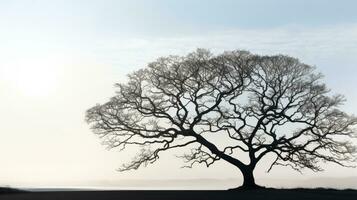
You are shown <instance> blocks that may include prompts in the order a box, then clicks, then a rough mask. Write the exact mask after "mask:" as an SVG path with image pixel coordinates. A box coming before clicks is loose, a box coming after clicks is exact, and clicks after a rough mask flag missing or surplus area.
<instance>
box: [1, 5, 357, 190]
mask: <svg viewBox="0 0 357 200" xmlns="http://www.w3.org/2000/svg"><path fill="white" fill-rule="evenodd" d="M356 7H357V2H356V1H353V0H350V1H348V0H344V1H343V0H336V1H332V0H331V1H323V0H296V1H294V0H291V1H286V0H261V1H258V0H253V1H252V0H249V1H248V0H246V1H239V0H236V1H233V0H205V1H203V0H201V1H198V0H196V1H191V0H171V1H169V0H167V1H164V0H156V1H155V0H146V1H145V0H142V1H138V0H137V1H133V0H131V1H129V0H128V1H114V0H113V1H109V0H97V1H85V0H83V1H80V0H77V1H73V0H67V1H60V0H58V1H46V0H42V1H41V0H27V1H25V0H23V1H16V0H8V1H6V0H0V97H1V103H0V122H1V124H0V138H1V139H0V158H1V167H0V185H15V186H71V185H81V184H85V185H90V184H91V183H93V185H98V183H100V184H102V186H106V181H114V182H115V181H120V180H127V179H145V180H151V179H196V178H223V179H225V178H238V179H239V178H240V173H239V172H238V169H235V168H234V167H233V166H230V165H229V164H226V163H224V162H221V163H218V164H217V165H215V166H212V168H209V169H207V168H205V167H204V166H197V167H196V168H195V169H192V170H190V169H181V168H180V167H181V166H182V162H181V160H177V159H176V158H175V156H174V155H176V154H179V153H178V152H167V153H166V154H164V155H163V156H162V157H161V160H160V161H159V162H158V163H156V164H154V165H150V166H149V167H147V168H142V169H140V170H138V171H133V172H125V173H120V172H117V171H115V169H116V168H117V167H119V166H120V164H121V163H123V162H124V161H126V160H128V158H129V154H130V153H127V154H123V153H118V152H116V151H107V150H106V149H105V147H104V146H102V145H101V144H100V140H99V139H98V138H97V137H96V136H95V135H94V134H93V133H92V132H91V131H90V130H89V126H88V125H87V124H86V123H85V122H84V114H85V111H86V109H88V108H90V107H91V106H94V105H95V104H96V103H103V102H105V101H106V100H108V99H109V98H110V97H111V96H113V95H114V87H113V84H114V83H116V82H125V75H126V74H128V73H130V72H132V71H134V70H136V69H139V68H142V67H145V65H146V64H147V63H148V62H150V61H153V60H155V59H156V58H157V57H159V56H166V55H170V54H178V55H185V54H187V53H189V52H191V51H194V50H195V49H196V48H208V49H210V50H211V51H212V52H214V53H221V52H223V51H224V50H235V49H244V50H249V51H251V52H252V53H259V54H278V53H279V54H287V55H290V56H294V57H297V58H299V59H300V60H301V61H302V62H304V63H307V64H310V65H314V66H316V67H317V71H320V72H322V73H323V74H324V75H325V79H324V80H325V82H326V83H327V85H328V87H329V88H331V89H332V91H333V92H334V93H341V94H344V95H345V96H346V98H347V102H346V104H345V105H344V106H343V109H344V110H345V111H346V112H348V113H350V114H357V104H356V103H355V102H357V93H356V92H355V90H356V86H357V79H356V78H355V76H356V74H357V56H356V55H357V13H356V12H355V8H356ZM133 153H134V152H133ZM266 169H267V166H266V165H264V163H263V164H262V165H261V166H260V167H259V168H257V169H256V171H255V174H256V178H257V179H259V178H265V179H279V178H280V179H291V180H294V179H296V180H297V179H301V178H312V177H337V176H338V177H339V176H342V177H347V176H355V177H357V169H345V168H341V167H338V166H335V165H328V166H327V167H326V171H325V172H322V173H318V174H315V173H311V172H309V171H305V172H304V174H303V175H301V174H299V173H297V172H295V171H292V170H290V169H286V168H276V169H275V170H273V171H272V172H271V173H270V174H267V173H265V171H266Z"/></svg>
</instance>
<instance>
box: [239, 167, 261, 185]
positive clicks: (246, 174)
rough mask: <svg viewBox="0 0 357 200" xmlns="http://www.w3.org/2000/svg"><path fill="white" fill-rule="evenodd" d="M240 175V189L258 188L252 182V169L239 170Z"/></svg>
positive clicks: (253, 181)
mask: <svg viewBox="0 0 357 200" xmlns="http://www.w3.org/2000/svg"><path fill="white" fill-rule="evenodd" d="M241 171H242V174H243V185H242V188H252V189H253V188H258V187H259V186H258V185H257V184H255V180H254V174H253V171H254V168H253V167H247V168H245V169H241Z"/></svg>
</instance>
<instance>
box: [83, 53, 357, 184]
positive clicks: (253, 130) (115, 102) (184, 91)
mask: <svg viewBox="0 0 357 200" xmlns="http://www.w3.org/2000/svg"><path fill="white" fill-rule="evenodd" d="M116 87H117V92H116V95H115V96H114V97H112V98H111V99H110V101H108V102H107V103H105V104H102V105H96V106H95V107H93V108H91V109H89V110H88V111H87V113H86V121H87V122H88V123H89V124H91V128H92V130H93V131H94V133H96V134H98V135H100V136H101V138H102V139H103V141H104V143H105V144H106V145H108V147H109V148H119V149H120V150H124V149H125V148H126V147H128V146H138V147H140V149H141V150H140V151H139V153H138V154H137V156H136V157H134V158H133V160H132V161H131V162H129V163H127V164H124V165H123V166H122V167H121V168H120V169H119V170H122V171H124V170H131V169H138V168H139V167H140V166H146V165H148V164H150V163H153V162H155V161H157V160H158V158H159V154H160V153H161V152H163V151H166V150H169V149H175V148H181V147H186V146H189V150H190V151H189V152H188V153H186V154H184V155H182V156H181V157H182V158H183V159H184V161H185V163H186V165H185V166H186V167H192V166H193V165H194V164H197V163H203V164H205V165H206V166H207V167H209V166H210V165H212V164H214V163H215V162H216V161H218V160H224V161H226V162H228V163H230V164H232V165H234V166H236V167H237V168H238V169H239V170H240V171H241V172H242V174H243V177H244V182H243V187H257V185H256V184H255V181H254V175H253V171H254V168H255V167H256V165H257V163H258V162H259V161H260V160H261V159H262V158H263V157H264V156H266V155H268V154H271V155H274V156H275V160H272V163H271V165H270V168H269V170H268V171H270V170H271V169H272V167H273V166H275V165H283V166H290V167H292V168H293V169H295V170H299V171H300V170H301V169H303V168H308V169H311V170H314V171H320V170H322V169H321V168H320V166H319V162H320V161H322V162H326V161H328V162H333V163H336V164H339V165H342V166H349V165H348V164H349V161H353V160H354V158H355V153H356V148H355V146H353V144H352V142H351V138H353V137H355V136H356V135H355V134H354V132H353V131H354V129H353V127H354V125H356V124H357V119H356V118H355V117H353V116H350V115H348V114H346V113H344V112H342V111H340V110H339V109H338V106H339V105H341V103H343V101H344V98H343V97H342V96H341V95H336V96H331V95H329V90H328V89H326V86H325V85H324V84H323V83H321V74H317V73H315V72H314V69H313V68H312V67H311V66H308V65H306V64H303V63H301V62H299V61H298V60H297V59H295V58H291V57H288V56H283V55H278V56H258V55H253V54H251V53H249V52H247V51H232V52H225V53H223V54H221V55H218V56H214V55H212V54H211V53H210V52H209V51H207V50H203V49H198V50H197V51H196V52H193V53H191V54H189V55H187V56H185V57H179V56H169V57H165V58H160V59H158V60H157V61H155V62H152V63H150V64H149V65H148V67H147V68H145V69H141V70H138V71H136V72H134V73H132V74H131V75H129V80H128V82H127V83H125V84H116ZM243 155H245V156H246V157H247V158H248V159H244V158H243V157H242V156H243Z"/></svg>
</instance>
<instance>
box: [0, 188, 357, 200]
mask: <svg viewBox="0 0 357 200" xmlns="http://www.w3.org/2000/svg"><path fill="white" fill-rule="evenodd" d="M356 198H357V190H329V189H258V190H237V191H135V190H131V191H68V192H19V193H2V194H0V199H1V200H29V199H36V200H82V199H83V200H84V199H85V200H91V199H100V200H109V199H117V200H161V199H162V200H178V199H192V200H193V199H195V200H197V199H202V200H210V199H212V200H213V199H217V200H218V199H219V200H223V199H249V200H255V199H264V200H267V199H274V200H279V199H284V200H285V199H304V200H305V199H306V200H308V199H312V200H317V199H324V200H329V199H339V200H344V199H351V200H352V199H356Z"/></svg>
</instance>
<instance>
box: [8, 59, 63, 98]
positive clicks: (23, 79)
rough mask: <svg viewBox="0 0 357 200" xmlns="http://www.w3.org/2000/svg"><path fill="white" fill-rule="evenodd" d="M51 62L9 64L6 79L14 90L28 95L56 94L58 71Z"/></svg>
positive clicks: (43, 95)
mask: <svg viewBox="0 0 357 200" xmlns="http://www.w3.org/2000/svg"><path fill="white" fill-rule="evenodd" d="M56 69H57V68H56V67H53V65H52V66H51V65H50V64H49V63H38V62H34V63H27V64H24V63H22V64H18V65H16V66H7V68H6V70H5V71H6V73H5V74H3V75H5V76H6V77H5V79H6V80H7V82H8V84H10V85H11V87H12V88H13V90H14V91H13V92H15V93H19V94H20V95H25V96H28V97H45V96H49V95H51V94H54V93H55V91H56V89H57V87H58V82H59V81H58V72H57V70H56Z"/></svg>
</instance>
